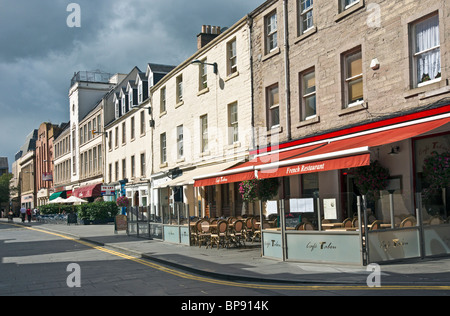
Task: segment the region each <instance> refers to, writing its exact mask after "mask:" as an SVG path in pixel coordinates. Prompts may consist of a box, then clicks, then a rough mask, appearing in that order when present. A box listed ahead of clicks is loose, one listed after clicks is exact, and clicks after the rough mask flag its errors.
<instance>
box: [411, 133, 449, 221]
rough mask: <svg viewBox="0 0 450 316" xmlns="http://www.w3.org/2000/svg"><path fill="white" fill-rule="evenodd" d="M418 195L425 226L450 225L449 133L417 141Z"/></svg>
mask: <svg viewBox="0 0 450 316" xmlns="http://www.w3.org/2000/svg"><path fill="white" fill-rule="evenodd" d="M414 155H415V170H414V171H415V179H416V181H415V182H416V187H415V190H416V193H420V194H421V200H422V217H423V224H424V225H441V224H446V223H450V187H449V184H450V180H449V172H448V170H450V169H449V165H450V133H446V134H440V135H432V136H428V137H422V138H419V139H415V140H414Z"/></svg>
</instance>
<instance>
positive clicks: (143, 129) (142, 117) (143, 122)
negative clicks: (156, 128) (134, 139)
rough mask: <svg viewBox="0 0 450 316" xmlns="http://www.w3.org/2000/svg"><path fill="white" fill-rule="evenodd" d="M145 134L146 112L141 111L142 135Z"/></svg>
mask: <svg viewBox="0 0 450 316" xmlns="http://www.w3.org/2000/svg"><path fill="white" fill-rule="evenodd" d="M144 134H145V112H144V111H141V135H144Z"/></svg>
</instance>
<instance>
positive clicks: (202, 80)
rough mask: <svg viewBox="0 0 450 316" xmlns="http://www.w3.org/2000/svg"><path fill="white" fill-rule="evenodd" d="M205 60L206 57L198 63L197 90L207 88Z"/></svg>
mask: <svg viewBox="0 0 450 316" xmlns="http://www.w3.org/2000/svg"><path fill="white" fill-rule="evenodd" d="M206 63H207V61H206V58H205V59H203V60H202V62H201V64H200V65H199V67H198V69H199V87H198V90H199V91H201V90H203V89H206V88H208V68H207V66H208V65H206Z"/></svg>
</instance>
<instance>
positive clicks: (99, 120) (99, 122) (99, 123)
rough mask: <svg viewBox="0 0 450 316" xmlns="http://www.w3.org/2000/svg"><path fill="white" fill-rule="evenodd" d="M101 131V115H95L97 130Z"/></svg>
mask: <svg viewBox="0 0 450 316" xmlns="http://www.w3.org/2000/svg"><path fill="white" fill-rule="evenodd" d="M101 131H102V115H101V114H99V115H97V132H101Z"/></svg>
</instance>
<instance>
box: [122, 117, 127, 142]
mask: <svg viewBox="0 0 450 316" xmlns="http://www.w3.org/2000/svg"><path fill="white" fill-rule="evenodd" d="M126 140H127V125H126V123H125V122H123V123H122V144H125V143H126Z"/></svg>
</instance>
